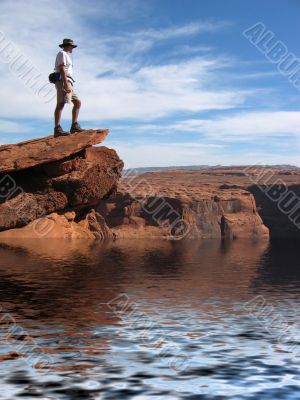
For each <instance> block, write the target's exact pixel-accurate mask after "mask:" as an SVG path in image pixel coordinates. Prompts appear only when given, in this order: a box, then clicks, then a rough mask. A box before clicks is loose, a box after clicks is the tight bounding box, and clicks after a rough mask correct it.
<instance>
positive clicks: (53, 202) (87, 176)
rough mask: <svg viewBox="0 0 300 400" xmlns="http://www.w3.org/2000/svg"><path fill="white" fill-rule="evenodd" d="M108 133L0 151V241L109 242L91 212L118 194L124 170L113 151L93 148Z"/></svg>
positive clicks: (41, 141) (91, 132) (84, 134)
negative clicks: (73, 239) (113, 194)
mask: <svg viewBox="0 0 300 400" xmlns="http://www.w3.org/2000/svg"><path fill="white" fill-rule="evenodd" d="M108 133H109V131H108V130H103V129H100V130H88V131H84V132H80V133H75V134H72V135H70V136H67V137H59V138H54V137H53V136H49V137H46V138H41V139H35V140H29V141H26V142H22V143H18V144H14V145H5V146H0V235H1V237H33V238H34V237H63V238H104V237H109V231H108V229H106V226H105V223H104V221H103V219H102V218H101V216H100V215H98V214H97V213H96V212H95V210H94V209H93V207H94V206H95V205H97V204H98V202H99V201H100V200H101V199H103V198H105V197H108V196H110V195H111V194H112V193H114V191H115V190H116V187H117V182H118V180H119V178H120V176H121V171H122V169H123V162H122V161H121V160H120V158H119V156H118V155H117V153H116V152H115V151H114V150H112V149H109V148H107V147H104V146H101V147H93V145H96V144H100V143H101V142H103V140H104V139H105V138H106V136H107V135H108ZM22 227H24V228H22ZM20 228H21V229H20Z"/></svg>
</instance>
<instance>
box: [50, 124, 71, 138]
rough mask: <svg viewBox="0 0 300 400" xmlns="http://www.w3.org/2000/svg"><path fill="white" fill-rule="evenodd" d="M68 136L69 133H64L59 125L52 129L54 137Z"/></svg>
mask: <svg viewBox="0 0 300 400" xmlns="http://www.w3.org/2000/svg"><path fill="white" fill-rule="evenodd" d="M59 136H69V132H65V131H64V130H63V128H62V127H61V126H60V125H57V126H56V127H55V128H54V137H59Z"/></svg>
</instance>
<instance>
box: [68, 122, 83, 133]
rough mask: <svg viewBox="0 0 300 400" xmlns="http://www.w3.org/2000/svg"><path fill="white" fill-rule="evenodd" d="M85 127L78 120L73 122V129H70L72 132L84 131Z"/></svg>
mask: <svg viewBox="0 0 300 400" xmlns="http://www.w3.org/2000/svg"><path fill="white" fill-rule="evenodd" d="M83 131H84V129H82V128H81V127H80V125H79V123H78V122H73V124H72V126H71V129H70V133H78V132H83Z"/></svg>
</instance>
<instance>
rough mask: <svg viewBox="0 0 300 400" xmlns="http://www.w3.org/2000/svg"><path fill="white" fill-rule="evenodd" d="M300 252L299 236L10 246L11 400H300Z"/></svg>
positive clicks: (0, 290)
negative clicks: (289, 238)
mask: <svg viewBox="0 0 300 400" xmlns="http://www.w3.org/2000/svg"><path fill="white" fill-rule="evenodd" d="M298 255H299V243H291V242H285V241H279V242H273V243H271V244H270V243H268V242H263V243H253V242H249V241H242V240H239V241H234V242H233V243H231V244H226V243H224V244H220V242H219V241H206V242H202V243H201V242H198V241H189V242H167V241H165V242H162V241H147V242H144V241H141V242H137V241H127V242H126V241H124V242H117V243H108V244H97V245H91V244H87V243H86V242H75V243H69V242H62V241H57V242H56V241H51V242H48V243H47V242H43V241H41V242H19V243H3V244H1V245H0V260H1V261H0V276H1V279H0V305H1V314H0V315H1V319H0V329H1V331H0V332H1V342H0V379H1V387H0V390H1V391H0V398H1V399H19V398H26V399H38V398H41V399H126V398H128V399H137V400H138V399H166V400H168V399H227V398H230V399H299V398H300V340H299V339H300V325H299V324H300V307H299V305H300V263H299V256H298ZM298 354H299V355H298Z"/></svg>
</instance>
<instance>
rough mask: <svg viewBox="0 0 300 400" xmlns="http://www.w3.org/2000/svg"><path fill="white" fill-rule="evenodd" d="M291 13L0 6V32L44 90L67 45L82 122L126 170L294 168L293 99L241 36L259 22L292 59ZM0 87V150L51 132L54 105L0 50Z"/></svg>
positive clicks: (295, 37)
mask: <svg viewBox="0 0 300 400" xmlns="http://www.w3.org/2000/svg"><path fill="white" fill-rule="evenodd" d="M299 13H300V3H299V1H297V0H264V1H261V0H260V1H258V0H252V1H251V2H246V1H243V0H209V1H208V0H160V1H158V0H110V1H109V2H107V1H103V0H98V1H96V0H90V1H86V2H84V3H83V2H80V1H77V0H65V1H64V2H61V1H58V0H51V1H48V0H42V1H37V0H36V1H35V0H27V1H26V2H24V1H18V0H16V1H14V2H12V1H8V0H1V2H0V31H1V32H2V38H3V37H5V40H7V41H8V40H10V41H11V42H12V43H13V44H14V45H15V46H16V47H17V49H19V51H20V53H21V54H22V55H23V56H24V57H27V58H28V59H29V60H30V61H31V62H32V64H33V65H34V66H35V67H36V69H37V70H38V71H40V72H41V74H42V76H43V77H44V78H43V79H44V80H45V82H46V80H47V76H48V74H49V72H51V70H52V68H53V63H54V58H55V56H56V53H57V51H58V50H59V48H58V43H60V42H61V40H62V39H63V38H64V37H71V38H73V39H74V40H75V41H76V42H77V43H78V48H77V49H75V52H74V64H75V80H76V87H77V91H78V93H79V94H80V97H81V99H82V103H83V106H82V112H81V119H80V121H81V124H82V126H83V127H86V128H88V127H91V128H96V127H103V128H109V129H110V130H111V133H110V135H109V138H108V139H107V141H106V142H105V145H107V146H108V147H113V148H115V149H116V150H117V151H118V153H119V155H120V156H121V158H123V159H124V161H125V164H126V166H127V168H132V167H141V166H166V165H191V164H193V165H194V164H210V165H215V164H223V165H232V164H233V165H237V164H254V163H255V164H256V163H262V164H283V163H290V164H295V165H300V157H299V154H300V153H299V150H300V141H299V138H300V111H299V110H300V92H299V90H298V89H297V88H295V87H294V86H293V85H292V84H291V83H290V82H289V80H288V79H287V77H286V76H283V75H281V74H280V73H279V72H278V69H277V65H276V64H274V63H271V62H270V61H268V59H267V58H266V57H265V55H264V54H262V53H261V52H259V51H258V49H257V48H256V47H255V46H253V45H252V44H251V43H250V42H249V40H247V39H246V38H245V37H244V35H243V31H244V30H246V29H247V28H249V27H251V26H253V25H254V24H256V23H258V22H261V23H263V24H264V25H265V26H266V28H267V29H268V30H271V31H272V32H274V34H275V37H276V38H277V39H278V40H281V41H282V42H283V43H284V44H285V45H286V46H287V48H288V51H289V52H293V53H295V55H297V56H299V57H300V51H299V31H300V27H299ZM0 38H1V36H0ZM0 50H1V42H0ZM0 85H1V92H0V100H1V110H0V142H1V143H2V144H4V143H14V142H18V141H21V140H27V139H30V138H33V137H40V136H46V135H48V134H51V133H52V130H53V117H52V114H53V109H54V103H55V102H54V100H53V101H51V102H49V103H45V101H44V99H43V98H41V96H37V95H36V94H35V93H33V90H31V89H30V88H28V87H26V85H25V84H24V82H23V81H22V79H20V78H19V77H17V76H16V74H14V73H13V72H12V71H11V68H10V65H9V62H7V60H6V62H3V53H1V51H0ZM52 89H53V88H52ZM70 114H71V109H70V107H69V106H66V107H65V110H64V120H63V127H64V128H65V129H67V128H69V123H70Z"/></svg>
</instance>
